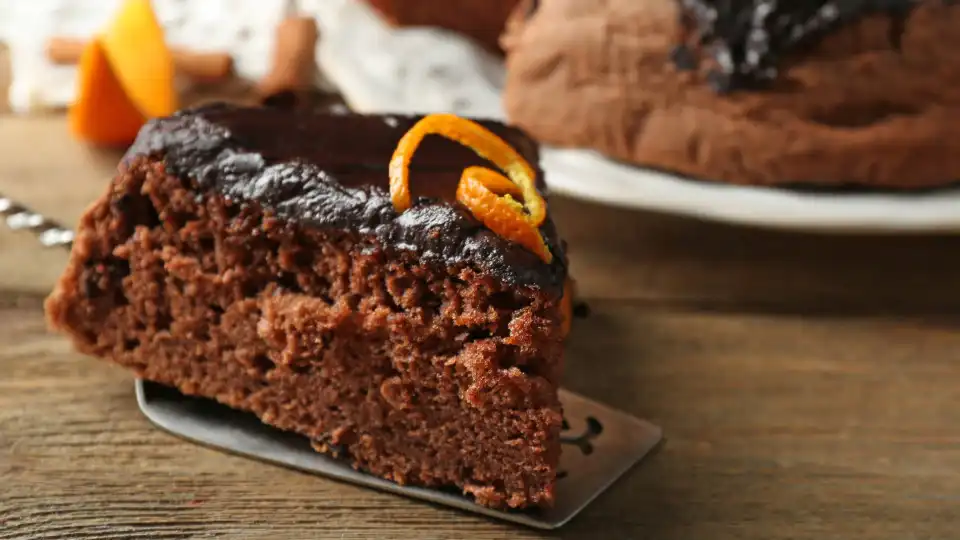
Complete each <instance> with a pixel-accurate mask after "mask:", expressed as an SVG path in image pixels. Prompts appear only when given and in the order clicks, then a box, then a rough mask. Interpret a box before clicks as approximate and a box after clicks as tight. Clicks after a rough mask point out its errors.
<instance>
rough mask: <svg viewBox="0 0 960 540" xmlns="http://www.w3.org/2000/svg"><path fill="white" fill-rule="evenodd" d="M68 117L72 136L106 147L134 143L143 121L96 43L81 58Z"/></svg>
mask: <svg viewBox="0 0 960 540" xmlns="http://www.w3.org/2000/svg"><path fill="white" fill-rule="evenodd" d="M68 116H69V118H68V121H69V124H70V131H71V132H73V134H74V135H76V136H77V137H78V138H80V139H83V140H85V141H89V142H92V143H95V144H102V145H108V146H123V145H128V144H130V143H131V142H133V140H134V139H135V138H136V136H137V132H138V131H139V130H140V127H141V126H142V125H143V123H144V121H145V120H146V119H145V118H144V117H143V115H142V114H141V113H140V111H139V110H138V109H137V107H136V106H135V105H134V104H133V103H131V102H130V99H129V98H128V97H127V93H126V92H125V91H124V89H123V86H121V84H120V81H119V80H118V79H117V77H116V75H115V74H114V72H113V70H112V68H111V67H110V63H109V62H108V60H107V55H106V52H105V51H104V50H103V45H101V44H100V42H99V41H98V40H96V39H94V40H91V41H90V42H89V43H87V44H86V46H84V49H83V53H82V54H81V55H80V68H79V89H78V92H77V97H76V99H75V100H74V103H73V105H72V106H71V107H70V111H69V115H68Z"/></svg>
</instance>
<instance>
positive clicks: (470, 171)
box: [389, 114, 553, 263]
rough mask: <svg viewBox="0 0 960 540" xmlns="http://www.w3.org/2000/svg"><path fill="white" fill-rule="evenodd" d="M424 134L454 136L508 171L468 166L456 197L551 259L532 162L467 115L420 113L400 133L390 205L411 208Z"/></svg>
mask: <svg viewBox="0 0 960 540" xmlns="http://www.w3.org/2000/svg"><path fill="white" fill-rule="evenodd" d="M427 135H441V136H443V137H446V138H448V139H451V140H454V141H456V142H458V143H460V144H462V145H464V146H466V147H468V148H470V149H471V150H473V151H474V152H476V153H477V155H479V156H480V157H482V158H484V159H487V160H488V161H490V162H492V163H493V164H495V165H496V166H497V167H499V168H500V169H501V170H503V171H504V172H505V173H506V176H504V175H503V174H501V173H500V172H497V171H494V170H492V169H488V168H486V167H467V168H466V169H464V171H463V173H462V175H461V177H460V182H459V184H458V185H457V195H456V196H457V201H459V202H460V203H461V204H463V205H464V206H465V207H466V208H467V209H468V210H470V212H471V213H472V214H473V215H474V217H476V218H477V219H478V220H480V221H481V222H482V223H483V224H484V225H485V226H487V228H489V229H490V230H491V231H493V232H494V233H496V234H497V235H499V236H501V237H503V238H506V239H507V240H510V241H513V242H516V243H518V244H520V245H522V246H523V247H525V248H527V249H528V250H530V251H532V252H533V253H535V254H536V255H537V256H539V257H540V258H541V259H543V260H544V261H545V262H547V263H550V262H551V261H552V260H553V255H552V254H551V253H550V249H549V248H548V247H547V245H546V242H544V239H543V235H542V234H540V229H539V227H540V224H541V223H543V221H544V220H545V219H546V216H547V205H546V201H544V199H543V197H542V196H541V195H540V192H539V191H538V190H537V187H536V182H535V178H536V175H535V173H534V171H533V167H531V166H530V164H529V163H527V161H526V160H525V159H523V156H521V155H520V154H519V153H518V152H517V151H516V150H514V149H513V148H512V147H511V146H510V145H509V144H507V143H506V142H505V141H504V140H503V139H501V138H499V137H497V136H496V135H494V134H493V133H491V132H490V131H489V130H487V129H486V128H484V127H483V126H481V125H480V124H477V123H476V122H472V121H470V120H467V119H465V118H460V117H459V116H456V115H452V114H432V115H428V116H425V117H423V118H422V119H421V120H420V121H419V122H417V123H416V124H414V126H413V127H412V128H410V130H409V131H408V132H407V133H406V134H404V136H403V137H402V138H401V139H400V142H399V143H397V148H396V150H395V151H394V153H393V157H392V158H391V159H390V168H389V171H390V198H391V201H392V202H393V206H394V208H395V209H396V210H397V211H398V212H403V211H405V210H407V209H408V208H410V205H411V202H410V201H411V197H410V160H411V159H412V158H413V154H414V152H415V151H416V149H417V147H418V146H419V145H420V143H421V142H422V141H423V139H424V137H426V136H427Z"/></svg>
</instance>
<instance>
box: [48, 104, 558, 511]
mask: <svg viewBox="0 0 960 540" xmlns="http://www.w3.org/2000/svg"><path fill="white" fill-rule="evenodd" d="M417 120H418V119H416V118H405V117H377V116H360V115H353V114H342V113H341V114H330V113H327V112H323V111H322V110H313V111H312V110H309V109H304V108H301V109H291V108H283V107H264V108H237V107H233V106H226V105H214V106H207V107H204V108H199V109H194V110H188V111H184V112H182V113H179V114H177V115H174V116H172V117H169V118H163V119H158V120H154V121H151V122H150V123H149V124H148V125H147V126H146V127H145V128H144V129H143V130H142V131H141V133H140V135H139V137H138V139H137V142H136V143H135V145H134V146H133V147H132V148H131V149H130V151H129V152H128V154H127V156H126V157H125V158H124V160H123V162H122V164H121V165H120V167H119V172H118V174H117V176H116V178H114V179H113V181H112V182H111V184H110V186H109V188H108V189H107V192H106V194H105V195H104V196H103V197H102V198H101V199H99V200H98V201H96V202H95V203H94V204H93V205H92V206H91V207H90V208H89V209H88V211H87V212H86V214H85V215H84V216H83V218H82V220H81V222H80V225H79V228H78V231H77V239H76V242H75V244H74V247H73V252H72V255H71V258H70V262H69V264H68V266H67V269H66V271H65V274H64V275H63V277H62V279H61V280H60V282H59V284H58V286H57V288H56V290H55V291H54V292H53V294H52V295H51V296H50V298H49V299H48V301H47V306H46V307H47V313H48V317H49V320H50V322H51V325H52V326H53V327H54V328H56V329H58V330H61V331H63V332H66V333H67V334H69V335H70V336H71V337H72V338H73V340H74V342H75V344H76V347H77V348H78V349H79V350H80V351H82V352H84V353H87V354H90V355H93V356H97V357H102V358H106V359H108V360H111V361H113V362H116V363H118V364H120V365H122V366H125V367H127V368H129V369H131V370H132V371H133V372H134V373H135V374H136V375H137V376H138V377H142V378H144V379H148V380H151V381H156V382H159V383H162V384H166V385H170V386H173V387H176V388H178V389H179V390H180V391H181V392H183V393H185V394H190V395H197V396H204V397H208V398H212V399H216V400H217V401H220V402H222V403H224V404H227V405H229V406H231V407H234V408H237V409H241V410H246V411H250V412H252V413H254V414H256V415H257V416H258V417H259V418H260V419H262V420H263V421H264V422H266V423H268V424H271V425H273V426H276V427H278V428H281V429H284V430H290V431H294V432H297V433H300V434H303V435H305V436H307V437H309V438H310V439H311V440H312V441H314V445H315V447H316V448H317V449H318V450H319V451H321V452H326V453H329V454H334V455H337V456H340V457H343V458H345V459H348V460H350V461H351V462H352V463H353V464H354V466H355V467H358V468H360V469H362V470H366V471H369V472H370V473H373V474H376V475H379V476H382V477H384V478H388V479H391V480H394V481H396V482H399V483H403V484H413V485H422V486H431V487H452V488H456V489H459V490H462V492H463V493H464V494H466V495H468V496H472V497H473V498H474V499H475V500H476V501H477V502H478V503H480V504H483V505H486V506H491V507H514V508H521V507H531V506H549V505H550V504H551V503H552V501H553V498H554V495H553V491H554V481H555V477H556V466H557V462H558V459H559V454H560V444H559V432H560V426H561V421H562V419H561V408H560V403H559V402H558V399H557V389H558V383H559V379H560V373H561V367H562V366H561V364H562V353H563V341H564V333H565V330H564V324H563V322H564V320H565V315H564V314H563V311H564V308H563V304H564V302H563V291H564V284H565V280H566V259H565V256H564V252H563V249H564V248H563V244H562V242H561V241H560V240H559V239H558V237H557V235H556V232H555V229H554V226H553V224H552V223H551V221H550V220H549V218H546V219H545V220H543V221H542V223H541V224H539V226H538V227H537V228H536V229H534V230H536V231H538V233H539V234H538V235H537V237H538V238H542V240H543V242H542V245H544V246H546V249H547V250H548V251H549V256H548V259H549V262H545V261H546V260H547V259H545V258H544V257H543V255H542V254H539V255H538V254H537V253H534V252H533V251H531V250H530V249H529V248H527V247H524V246H523V245H521V243H517V242H515V241H512V240H509V239H507V237H504V236H501V235H499V234H496V233H494V232H493V230H491V228H488V227H487V226H486V225H484V223H486V221H484V220H482V219H478V218H477V217H476V215H477V214H476V212H475V211H474V210H471V209H470V208H469V205H465V204H461V203H460V202H457V200H458V199H456V197H459V196H460V194H457V195H455V192H457V191H458V188H457V185H458V180H459V179H460V176H461V173H462V172H463V171H464V169H465V167H468V166H475V165H483V164H486V161H485V160H483V159H482V158H480V157H478V155H477V154H475V153H473V152H471V150H470V149H468V148H466V147H464V146H460V145H458V144H456V143H454V142H452V141H451V140H448V139H445V138H440V137H430V138H427V139H426V140H424V141H423V143H422V144H421V147H420V149H419V150H418V151H417V153H416V155H415V156H414V158H413V159H412V162H411V163H410V166H409V175H410V176H409V180H410V183H409V185H410V187H411V189H412V195H413V196H412V198H411V199H410V200H411V203H410V205H409V208H404V209H403V211H398V210H397V209H396V207H395V202H396V197H393V198H392V196H393V195H395V194H393V193H391V192H390V191H389V190H390V189H391V187H390V184H391V183H390V182H389V181H388V176H389V175H390V174H391V172H388V163H389V162H390V160H391V154H392V153H393V152H394V149H395V147H396V146H397V144H398V141H399V140H400V139H401V137H402V136H403V135H404V134H405V133H406V132H407V131H408V129H410V128H411V126H413V125H414V124H415V123H416V122H417ZM482 125H483V126H485V127H486V128H487V129H488V130H490V131H492V132H493V133H495V134H497V135H499V137H500V138H501V139H502V140H503V141H506V143H507V144H509V145H510V146H512V147H513V148H515V149H516V152H517V153H519V154H520V155H522V156H523V157H524V158H525V159H526V160H527V161H528V162H529V163H531V164H533V167H534V171H536V172H537V173H538V174H537V177H540V176H542V175H540V174H539V169H536V163H537V159H538V156H537V150H536V146H535V145H534V144H533V143H532V142H531V140H529V139H528V138H526V137H525V136H524V135H523V134H522V133H520V132H519V131H516V130H514V129H510V128H507V127H505V126H502V125H499V124H495V123H483V124H482ZM503 141H500V144H503ZM408 157H409V156H408ZM488 166H489V165H488ZM461 183H462V182H461ZM503 199H504V200H507V199H509V198H508V197H503ZM464 200H467V199H464ZM509 200H510V201H511V204H513V205H516V202H515V201H514V200H513V199H509ZM541 202H542V199H541ZM496 228H497V227H493V229H496Z"/></svg>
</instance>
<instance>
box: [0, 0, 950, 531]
mask: <svg viewBox="0 0 960 540" xmlns="http://www.w3.org/2000/svg"><path fill="white" fill-rule="evenodd" d="M650 2H651V5H655V4H656V2H655V0H650ZM663 3H664V4H667V2H666V0H664V1H663ZM561 4H563V2H550V1H549V0H544V1H543V2H540V3H538V2H534V1H530V0H521V1H518V0H456V1H453V0H448V1H445V2H439V1H437V2H434V1H427V0H421V1H414V0H366V1H362V0H301V1H299V2H288V1H278V0H202V1H190V2H187V1H185V0H154V1H153V2H152V4H150V3H147V5H150V6H151V7H152V10H153V13H154V14H155V17H156V20H157V21H158V22H159V25H160V27H161V29H162V34H158V35H159V36H160V38H156V36H154V37H153V38H150V37H149V36H150V35H151V34H150V33H149V32H144V31H143V28H147V27H149V25H147V26H143V25H144V24H145V23H144V20H145V19H143V18H142V17H141V18H138V17H139V16H140V15H143V13H140V15H137V12H134V15H132V16H131V17H130V18H129V19H124V21H121V22H117V14H118V13H119V12H120V10H121V8H122V7H123V5H124V2H122V1H120V0H72V1H70V0H31V1H29V2H26V1H20V0H0V213H2V214H3V215H4V218H5V223H6V225H7V227H3V228H0V323H2V324H0V339H2V341H0V371H2V372H3V373H4V375H3V376H2V377H0V478H2V479H3V480H4V482H3V484H4V485H6V486H12V487H6V488H4V489H2V490H0V536H3V537H9V538H108V537H114V538H121V537H124V538H161V537H163V538H194V537H197V538H199V537H208V536H204V535H217V534H223V535H225V537H231V538H244V537H249V538H258V537H263V536H264V535H266V534H277V535H280V536H282V537H302V535H303V534H304V531H310V532H311V535H312V533H316V535H318V536H322V537H357V538H360V537H379V538H388V537H398V538H402V537H411V535H416V537H423V538H427V537H437V538H441V537H449V538H461V537H475V538H500V537H506V536H510V537H513V538H519V537H530V538H535V537H544V536H541V535H540V534H539V533H534V532H531V531H526V530H519V529H515V528H513V527H512V526H508V525H503V524H499V523H496V522H493V521H489V520H486V519H483V518H477V517H473V516H468V515H465V514H461V513H457V512H453V511H449V510H443V509H439V508H434V507H431V506H425V505H422V504H420V503H416V502H410V501H406V500H399V499H397V498H395V497H392V496H389V495H383V494H378V493H371V492H367V491H365V490H361V489H358V488H353V487H350V486H345V485H340V484H336V483H333V482H325V483H324V482H320V483H318V482H317V481H316V479H311V478H310V477H306V476H305V475H301V474H298V473H294V472H291V471H278V470H275V469H273V468H271V467H266V466H263V465H258V464H256V463H252V462H247V461H245V460H241V459H238V458H227V457H222V456H220V455H219V454H215V453H212V452H209V453H207V454H202V455H200V457H197V454H196V452H197V450H196V449H194V447H192V446H190V445H187V444H186V443H183V442H181V441H178V440H176V439H174V438H172V437H169V436H167V435H165V434H163V433H160V432H158V431H157V430H155V429H153V428H152V427H151V426H150V425H149V424H148V423H147V422H146V421H145V420H144V419H143V418H141V417H140V416H139V413H137V411H136V404H135V403H134V401H133V397H132V392H131V388H130V386H131V384H130V381H129V380H128V379H127V377H126V376H125V374H124V373H121V372H120V371H119V370H116V369H113V368H111V367H110V366H107V365H104V364H103V363H100V362H94V361H92V360H89V359H83V358H81V357H80V356H79V355H77V354H76V353H73V352H72V351H71V349H70V346H69V344H68V343H67V342H66V341H65V340H63V338H61V337H58V336H52V335H50V334H48V333H47V331H46V328H45V323H44V319H43V310H42V302H43V298H44V297H45V296H46V295H47V294H48V293H49V291H50V290H51V288H52V287H53V285H54V283H55V281H56V279H57V277H58V276H59V275H60V272H61V271H62V269H63V267H64V264H65V262H66V251H65V250H64V249H61V248H57V247H44V246H43V245H42V244H41V242H39V241H38V240H37V237H36V236H35V235H33V234H31V233H30V232H29V231H30V229H31V228H34V229H35V228H36V227H35V226H36V224H37V220H40V219H41V216H42V218H43V219H46V220H48V221H49V222H51V223H57V224H62V226H63V227H64V228H66V229H70V228H72V227H73V226H74V224H75V223H76V222H77V220H78V219H79V218H80V216H81V214H82V212H83V210H84V208H85V207H86V206H87V205H88V204H89V203H90V202H92V201H93V200H94V199H96V198H97V197H98V196H100V195H101V194H102V193H103V191H104V190H105V189H106V186H107V182H108V179H109V178H110V177H111V176H112V175H113V173H114V171H115V170H116V166H117V163H118V161H119V159H120V157H121V155H122V153H123V151H124V150H125V148H126V146H127V145H128V144H129V143H130V142H131V141H132V138H133V137H134V136H135V135H136V130H137V129H139V126H140V125H142V123H143V121H146V119H147V118H148V117H149V116H151V114H147V112H145V109H144V105H143V104H144V103H145V101H143V99H145V100H146V101H148V102H149V103H150V104H151V107H153V106H155V107H157V108H158V109H163V107H165V106H169V104H170V103H174V102H175V103H176V106H177V107H180V106H188V105H192V104H196V103H203V102H208V101H214V100H228V101H233V102H239V103H247V104H250V105H257V104H260V103H263V102H264V101H270V100H273V101H274V102H277V101H284V100H286V101H289V102H290V103H292V104H294V105H295V106H304V107H324V108H330V107H340V108H341V109H343V110H346V109H352V110H354V111H357V112H363V113H378V112H390V113H410V114H413V113H426V112H441V111H443V112H454V113H457V114H460V115H465V116H474V117H482V118H494V119H500V120H504V121H508V122H509V121H511V117H510V116H511V115H510V114H508V110H507V108H506V107H505V106H504V94H503V92H504V87H505V85H506V84H507V81H508V79H509V78H510V72H509V70H510V68H511V63H510V62H511V59H510V54H511V53H510V51H509V50H505V48H504V47H503V44H504V43H505V42H504V41H502V40H501V39H500V38H501V35H502V34H503V33H504V31H505V29H507V28H508V26H509V24H511V23H508V20H514V21H521V22H522V21H524V20H526V19H527V18H528V17H530V16H531V15H530V14H531V13H533V12H534V10H537V9H543V10H548V9H553V10H560V8H559V7H551V5H553V6H560V5H561ZM587 4H590V3H589V2H584V3H583V4H578V5H587ZM622 4H623V5H624V6H628V5H630V6H635V5H636V4H632V3H629V2H627V3H622ZM566 5H568V7H569V5H572V4H570V3H569V2H567V3H566ZM591 5H594V4H591ZM595 5H598V6H600V5H602V6H617V5H620V3H617V2H597V3H596V4H595ZM670 5H673V2H670ZM575 8H576V6H574V7H573V8H569V9H571V10H573V11H575ZM584 9H586V8H584ZM604 9H607V8H604ZM609 9H619V8H614V7H610V8H609ZM624 9H627V8H624ZM665 9H666V8H665ZM671 9H672V8H671ZM573 11H571V12H573ZM550 13H559V11H554V12H550ZM651 13H653V11H651ZM558 16H559V15H558ZM515 24H521V23H520V22H515ZM638 24H640V23H638ZM115 25H119V27H120V30H123V32H121V31H120V30H116V28H117V27H116V26H115ZM124 25H126V26H124ZM609 26H610V22H609V21H607V22H605V23H604V24H601V25H599V26H598V28H606V27H609ZM640 26H642V24H640ZM111 28H113V29H114V30H116V32H117V35H121V34H123V35H131V34H134V35H142V36H145V37H144V38H143V39H144V41H149V40H150V39H154V41H157V42H158V43H160V44H162V45H163V46H165V47H166V48H167V49H169V51H171V54H172V58H173V60H174V65H175V70H174V72H173V73H172V74H171V75H172V77H173V78H172V84H173V89H174V91H173V96H174V97H173V98H171V99H173V101H170V100H167V101H164V99H166V98H164V97H163V96H166V94H164V92H166V90H165V88H166V86H164V85H167V86H169V84H170V83H171V81H167V80H165V79H164V78H163V77H161V76H159V75H158V76H157V77H154V78H151V77H146V78H142V80H140V81H139V82H138V83H137V87H136V91H131V87H130V86H124V83H125V82H127V79H126V78H125V77H126V75H125V74H124V73H118V72H116V71H115V70H116V69H118V68H117V67H116V66H118V65H121V64H122V65H129V64H133V65H136V64H143V65H149V63H150V62H151V61H153V59H154V57H153V56H150V54H151V53H150V52H149V50H151V49H150V47H146V48H144V47H142V46H141V45H142V42H140V41H136V40H134V41H132V42H131V43H132V44H131V45H130V47H129V48H128V49H126V50H128V51H142V50H146V51H147V52H143V53H137V54H142V56H136V55H134V54H132V53H131V54H129V55H127V57H125V58H123V59H121V60H122V61H117V60H116V54H115V53H112V52H111V49H110V48H109V47H107V48H106V49H107V54H106V56H105V57H104V58H106V59H107V62H106V63H103V62H101V63H100V64H97V63H96V62H97V58H98V57H95V56H93V53H92V52H90V51H91V47H90V43H91V42H93V41H95V40H96V39H97V36H99V35H103V34H104V33H105V32H107V33H109V32H110V29H111ZM124 32H126V33H124ZM111 35H113V34H111ZM517 39H520V38H519V37H518V38H517ZM530 39H532V38H530ZM581 42H582V43H588V42H589V40H587V38H584V37H579V36H576V35H567V39H565V40H564V41H563V46H564V47H573V48H576V47H577V46H578V43H581ZM151 43H152V42H151ZM154 45H156V43H154ZM151 46H153V45H151ZM154 50H155V49H154ZM602 51H603V49H602V48H600V49H597V50H596V51H593V52H594V53H595V54H602ZM85 54H86V55H87V56H84V55H85ZM111 55H113V56H111ZM110 66H112V67H110ZM549 68H550V66H546V67H543V69H549ZM111 69H112V70H114V71H113V72H111ZM157 73H159V72H157ZM117 81H119V84H118V82H117ZM583 84H584V85H589V83H586V82H585V83H583ZM630 84H636V81H633V82H631V83H630ZM630 84H626V83H625V84H624V86H623V88H622V92H624V94H623V95H630V91H631V90H630V88H631V86H630ZM118 88H119V90H117V89H118ZM116 91H118V92H120V93H119V94H118V95H119V96H120V97H117V98H109V99H108V98H106V97H104V96H111V95H112V94H110V92H116ZM124 93H126V95H124ZM618 95H619V94H618ZM139 96H147V97H146V98H142V99H141V97H139ZM534 97H535V98H536V99H535V100H531V101H534V102H536V101H542V102H543V103H555V101H551V100H555V99H556V96H555V95H553V94H549V93H545V94H543V95H537V96H534ZM138 100H139V101H138ZM126 101H129V102H130V103H126ZM118 104H120V105H118ZM128 105H131V106H128ZM531 106H532V105H531ZM131 111H132V112H131ZM137 111H139V113H140V114H139V115H138V114H137ZM169 112H172V110H171V111H169ZM571 118H573V117H572V116H571ZM541 158H542V165H543V168H544V171H545V177H546V182H547V185H548V187H549V189H550V195H551V198H550V212H551V214H552V216H553V219H554V221H555V222H556V223H557V225H558V227H559V229H560V231H561V235H562V236H563V237H564V238H565V239H566V240H567V242H568V243H569V254H570V261H571V268H572V272H573V275H574V277H575V278H576V280H577V288H578V295H579V296H580V297H581V298H582V299H583V300H584V301H585V302H586V303H587V304H588V305H589V307H590V316H589V317H587V318H585V319H582V320H580V321H579V322H578V324H577V325H575V327H574V330H573V334H572V337H571V342H570V346H569V353H568V360H567V375H566V378H565V381H566V382H565V386H566V387H568V388H569V389H571V390H573V391H576V392H579V393H582V394H584V395H586V396H588V397H592V398H594V399H599V400H602V401H604V402H605V403H607V404H609V405H611V406H613V407H616V408H618V409H622V410H625V411H628V412H630V413H631V414H634V415H636V416H639V417H643V418H647V419H650V420H651V421H653V422H655V423H657V424H658V425H660V426H662V427H663V428H664V431H665V434H666V437H667V440H668V442H667V443H666V444H665V445H664V446H663V447H662V448H661V449H660V452H659V453H658V454H657V455H655V456H654V457H653V458H651V459H649V460H648V461H646V462H644V464H643V465H641V466H640V467H639V469H638V470H636V471H633V472H632V473H631V474H630V475H628V476H627V477H626V478H625V479H624V480H623V481H621V482H619V483H618V484H616V485H615V486H614V487H613V488H612V490H611V491H610V492H609V493H607V494H605V495H604V496H603V497H601V498H600V499H599V500H598V501H597V502H596V503H595V504H594V505H593V506H591V507H590V508H589V509H588V510H587V511H586V512H585V513H584V515H583V516H581V517H580V518H578V519H577V520H576V521H575V522H574V523H572V524H571V525H570V526H569V528H567V529H564V531H563V532H562V533H560V534H558V535H557V536H560V537H580V538H594V537H597V538H599V537H601V536H597V535H601V534H602V537H604V538H645V537H656V538H814V537H817V538H820V537H821V536H822V534H823V533H827V534H828V535H830V536H840V537H843V536H852V535H853V534H856V535H857V536H858V537H859V538H905V537H907V536H909V535H910V534H915V535H916V537H918V538H919V537H923V538H951V537H954V536H955V531H954V529H955V525H956V508H957V503H958V502H960V487H958V486H960V476H958V474H960V473H957V471H960V440H958V438H957V432H956V426H957V425H958V421H960V407H958V405H960V390H958V388H960V384H958V383H960V371H958V364H957V362H958V361H960V352H958V351H960V332H958V329H960V327H958V323H960V318H958V314H960V279H958V278H957V276H958V275H960V236H958V233H960V191H958V189H957V188H956V187H951V186H943V187H940V188H938V189H933V190H929V189H923V190H907V191H904V190H894V191H890V190H887V189H877V190H871V189H854V190H845V189H844V190H835V189H827V190H821V189H815V190H810V189H794V188H792V187H785V188H784V187H778V188H773V187H761V186H749V185H733V184H720V183H716V182H703V181H698V180H691V179H689V178H687V177H685V176H684V175H682V174H678V173H670V172H665V171H662V170H658V169H657V168H656V167H651V168H646V167H642V166H639V165H638V164H628V163H626V162H624V160H622V159H618V158H615V157H609V156H607V155H606V154H605V153H604V152H601V151H599V150H597V149H595V148H587V147H576V146H569V145H567V146H563V145H558V144H552V143H545V144H544V145H543V146H542V149H541ZM31 216H36V217H31ZM15 229H16V230H15ZM200 471H202V472H200ZM84 527H94V529H89V530H93V531H94V532H91V533H89V534H87V536H83V535H82V534H80V532H77V531H81V530H84ZM97 527H98V528H97ZM118 531H119V532H118ZM94 533H96V534H94ZM110 534H115V536H109V535H110ZM351 534H353V536H350V535H351ZM4 535H7V536H4ZM58 535H59V536H58ZM138 535H140V536H138ZM337 535H341V536H337Z"/></svg>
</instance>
